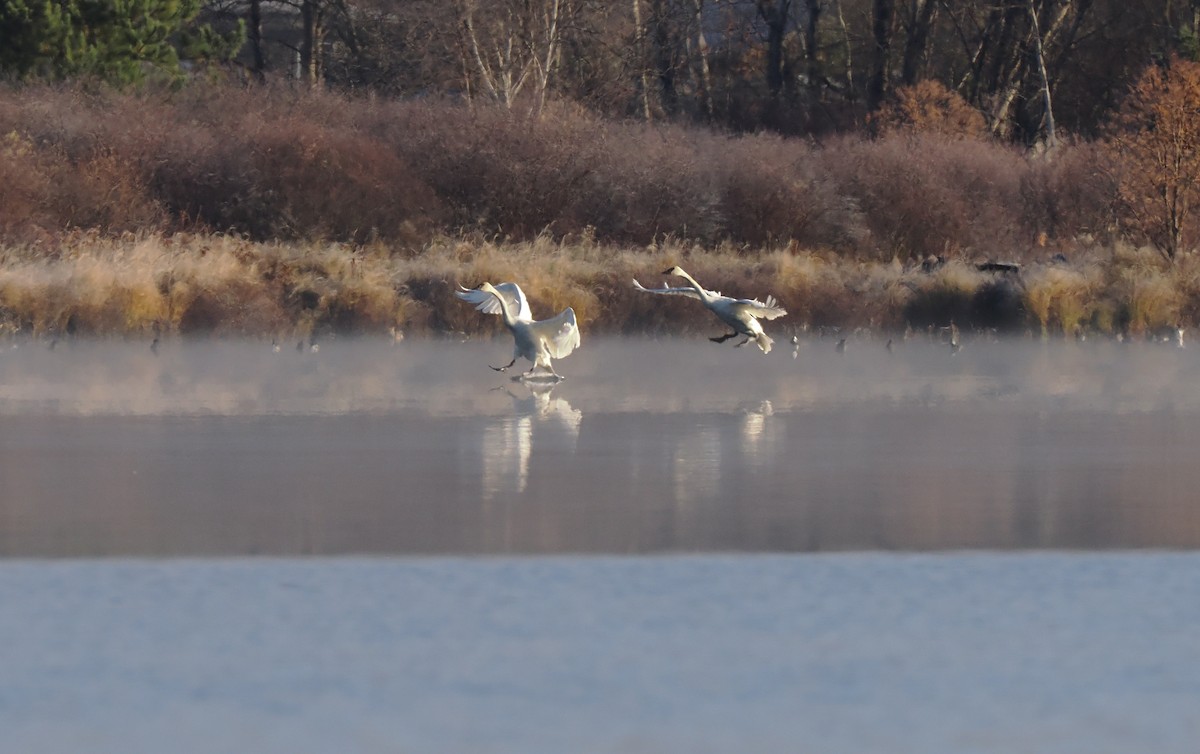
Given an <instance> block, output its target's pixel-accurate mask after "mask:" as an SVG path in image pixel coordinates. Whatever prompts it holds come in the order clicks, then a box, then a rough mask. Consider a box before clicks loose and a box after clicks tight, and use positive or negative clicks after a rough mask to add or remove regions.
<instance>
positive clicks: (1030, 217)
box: [1021, 142, 1118, 249]
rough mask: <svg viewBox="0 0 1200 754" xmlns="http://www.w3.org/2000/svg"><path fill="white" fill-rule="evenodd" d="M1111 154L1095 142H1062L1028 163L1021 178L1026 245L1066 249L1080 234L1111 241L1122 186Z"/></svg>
mask: <svg viewBox="0 0 1200 754" xmlns="http://www.w3.org/2000/svg"><path fill="white" fill-rule="evenodd" d="M1110 163H1111V154H1110V153H1108V152H1107V151H1106V150H1105V149H1103V147H1101V146H1100V145H1097V144H1093V143H1071V142H1066V143H1063V144H1060V145H1059V146H1058V147H1057V148H1056V149H1054V150H1052V151H1049V152H1047V153H1045V154H1043V155H1039V156H1036V157H1033V158H1031V159H1030V160H1029V161H1028V164H1027V168H1026V171H1025V174H1024V175H1023V176H1022V177H1021V199H1022V205H1021V225H1022V227H1023V236H1024V239H1025V241H1026V243H1033V244H1035V245H1037V246H1048V247H1051V248H1057V249H1063V248H1069V247H1070V246H1071V245H1073V244H1074V243H1075V242H1076V241H1077V239H1078V238H1079V237H1080V236H1081V235H1084V234H1086V235H1088V236H1090V237H1091V238H1092V239H1093V240H1095V241H1100V242H1110V241H1111V240H1112V236H1113V233H1114V230H1115V223H1116V204H1117V201H1118V188H1117V183H1116V174H1115V171H1114V169H1113V167H1112V166H1111V164H1110Z"/></svg>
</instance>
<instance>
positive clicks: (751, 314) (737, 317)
mask: <svg viewBox="0 0 1200 754" xmlns="http://www.w3.org/2000/svg"><path fill="white" fill-rule="evenodd" d="M663 274H664V275H677V276H679V277H681V278H683V279H684V280H686V281H688V283H689V285H688V287H685V288H667V287H666V285H665V284H664V286H663V287H662V288H645V287H643V286H642V284H641V283H639V282H638V281H637V280H634V281H633V287H634V288H636V289H638V290H639V291H645V292H646V293H664V294H668V295H673V296H687V297H689V298H696V299H700V301H701V303H703V304H704V305H705V306H707V307H708V309H709V311H711V312H712V313H713V314H715V315H717V319H719V320H721V321H722V322H724V323H725V324H727V325H729V326H730V327H731V328H733V332H731V333H729V334H728V335H721V336H719V337H716V338H709V340H711V341H712V342H714V343H724V342H725V341H727V340H729V339H730V338H734V337H737V336H738V335H744V336H746V339H745V340H743V341H742V342H741V343H738V346H744V345H746V344H747V343H749V342H750V341H752V340H753V341H754V342H755V343H757V344H758V347H759V348H761V349H762V352H763V353H770V352H771V344H772V343H773V342H774V341H773V340H771V338H770V337H769V336H768V335H767V334H766V333H765V332H763V328H762V325H761V324H759V322H758V320H759V319H760V318H761V319H776V318H778V317H782V316H784V315H785V314H787V310H785V309H784V308H783V307H782V306H780V305H779V302H778V301H776V300H775V297H774V296H767V300H766V301H765V302H763V301H759V300H758V299H753V298H730V297H729V296H722V295H721V294H720V293H718V292H716V291H710V290H708V289H706V288H705V287H704V286H702V285H700V284H699V283H697V282H696V279H695V278H693V277H692V276H691V275H689V274H687V273H686V272H684V270H683V268H682V267H679V266H675V267H672V268H671V269H669V270H666V271H665V272H663Z"/></svg>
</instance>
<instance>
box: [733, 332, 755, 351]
mask: <svg viewBox="0 0 1200 754" xmlns="http://www.w3.org/2000/svg"><path fill="white" fill-rule="evenodd" d="M751 340H753V338H751V337H750V336H749V335H747V336H746V339H745V340H743V341H742V342H741V343H738V344H737V346H735V348H741V347H742V346H744V345H746V344H747V343H749V342H750V341H751Z"/></svg>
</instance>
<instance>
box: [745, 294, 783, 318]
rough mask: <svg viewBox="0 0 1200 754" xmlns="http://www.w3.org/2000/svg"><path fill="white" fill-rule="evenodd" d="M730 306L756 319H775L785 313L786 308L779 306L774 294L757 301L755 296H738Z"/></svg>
mask: <svg viewBox="0 0 1200 754" xmlns="http://www.w3.org/2000/svg"><path fill="white" fill-rule="evenodd" d="M732 308H734V309H736V310H737V311H738V312H741V313H744V314H749V315H750V316H751V317H756V318H758V319H777V318H779V317H782V316H784V315H785V314H787V309H784V308H783V307H782V306H780V305H779V302H778V301H776V300H775V297H774V296H767V300H766V301H759V300H758V299H756V298H740V299H738V300H737V301H735V302H734V303H733V307H732Z"/></svg>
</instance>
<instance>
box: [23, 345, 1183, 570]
mask: <svg viewBox="0 0 1200 754" xmlns="http://www.w3.org/2000/svg"><path fill="white" fill-rule="evenodd" d="M778 341H779V342H778V344H777V346H776V349H775V350H774V351H773V352H772V353H770V354H769V355H766V356H764V355H762V354H760V353H758V352H757V351H756V350H751V349H749V348H746V349H737V348H733V347H732V346H731V345H729V344H725V345H721V346H718V345H715V344H712V343H709V342H707V341H705V340H701V339H662V340H658V341H655V340H642V339H603V338H589V337H586V336H585V338H584V343H583V348H582V349H581V350H579V351H577V352H576V353H575V354H573V355H572V356H571V357H570V358H568V359H564V360H561V361H559V362H557V363H556V366H557V368H558V370H559V372H560V373H561V374H563V375H565V376H566V377H567V379H566V380H565V381H564V382H562V383H561V384H559V385H557V386H555V387H554V388H553V389H550V390H531V389H530V388H528V387H526V386H525V385H523V384H519V383H513V382H511V381H510V380H509V379H508V376H507V375H501V374H497V373H495V372H492V371H491V370H489V369H488V368H487V365H488V364H489V363H491V364H501V363H506V362H507V361H508V359H509V358H510V355H511V341H510V340H507V339H496V340H489V341H482V342H480V341H476V342H453V341H413V340H409V341H405V342H402V343H399V344H396V345H393V344H391V342H390V341H381V340H376V339H353V340H351V339H326V340H323V341H321V342H320V349H319V351H318V352H315V353H314V352H312V351H311V349H309V348H308V347H307V343H305V344H304V347H303V348H301V349H297V348H296V347H295V344H294V343H290V344H288V345H287V346H286V347H284V348H282V349H281V350H279V351H278V352H276V351H275V350H273V349H272V347H271V345H270V343H268V342H259V341H228V342H226V341H195V342H192V341H166V342H164V343H162V344H161V346H160V347H159V348H158V350H157V352H153V351H151V349H150V347H149V344H148V343H147V342H124V341H120V342H118V341H105V342H95V341H62V342H59V343H57V344H56V345H55V347H54V348H50V346H49V344H48V343H46V342H37V341H22V342H19V343H12V342H10V343H5V344H3V350H0V555H3V556H31V555H32V556H62V555H142V554H175V555H206V554H232V555H239V554H277V555H290V554H308V553H320V554H343V553H388V554H399V553H434V552H436V553H500V552H529V553H545V552H562V553H572V552H609V553H621V552H662V551H824V550H841V549H901V550H909V549H947V548H1126V547H1180V548H1192V547H1196V546H1197V545H1198V544H1200V505H1198V504H1197V503H1196V500H1197V494H1196V490H1198V489H1200V462H1198V459H1200V350H1198V349H1189V348H1184V349H1179V348H1176V347H1174V346H1171V345H1166V344H1149V343H1131V344H1129V343H1127V344H1118V343H1115V342H1111V341H1101V342H1084V343H1075V342H1060V341H1052V342H1041V341H1036V340H1033V341H1031V340H1017V341H1007V342H987V341H984V340H974V341H969V342H968V343H967V344H966V346H965V347H964V348H963V350H961V351H960V352H958V353H952V352H951V351H950V349H949V348H948V346H946V345H945V344H942V343H938V342H934V341H930V340H925V339H916V340H912V341H907V342H901V341H899V340H898V341H897V343H896V346H895V349H894V352H891V353H889V352H888V351H887V350H886V349H885V348H884V346H883V344H882V342H881V341H876V340H868V339H861V340H851V341H850V344H849V348H848V349H847V350H846V352H845V353H838V352H837V351H836V349H835V346H834V341H833V340H822V339H819V338H810V339H807V340H805V341H803V342H802V343H801V345H800V346H799V348H798V349H793V348H792V346H791V345H789V344H788V343H786V342H785V341H786V338H785V337H779V338H778ZM13 345H18V346H19V347H17V348H13V347H12V346H13Z"/></svg>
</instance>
